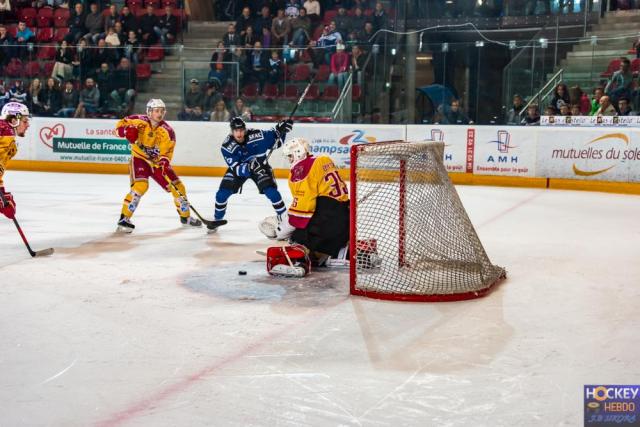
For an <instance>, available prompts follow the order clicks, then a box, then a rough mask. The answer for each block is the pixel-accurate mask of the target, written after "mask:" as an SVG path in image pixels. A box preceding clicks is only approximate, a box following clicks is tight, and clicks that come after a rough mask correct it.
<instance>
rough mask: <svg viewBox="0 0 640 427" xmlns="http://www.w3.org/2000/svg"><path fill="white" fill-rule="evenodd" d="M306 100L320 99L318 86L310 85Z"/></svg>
mask: <svg viewBox="0 0 640 427" xmlns="http://www.w3.org/2000/svg"><path fill="white" fill-rule="evenodd" d="M306 97H307V99H311V100H314V99H318V98H320V88H319V87H318V85H311V86H309V92H307V96H306Z"/></svg>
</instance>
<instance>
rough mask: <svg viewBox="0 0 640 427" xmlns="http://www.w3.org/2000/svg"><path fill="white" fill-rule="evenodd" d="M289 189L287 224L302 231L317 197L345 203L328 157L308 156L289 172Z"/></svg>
mask: <svg viewBox="0 0 640 427" xmlns="http://www.w3.org/2000/svg"><path fill="white" fill-rule="evenodd" d="M289 189H290V190H291V195H292V196H293V202H291V206H290V207H289V223H290V224H291V225H292V226H294V227H296V228H306V227H307V224H308V223H309V220H310V219H311V217H312V216H313V214H314V212H315V211H316V199H317V198H318V197H321V196H324V197H331V198H332V199H335V200H337V201H339V202H346V201H348V200H349V192H348V190H347V185H346V184H345V183H344V181H343V180H342V178H340V174H338V169H337V168H336V166H335V165H334V164H333V161H332V160H331V158H330V157H328V156H320V157H313V156H309V157H307V158H306V159H304V160H301V161H299V162H298V163H296V165H295V166H294V167H293V168H291V171H290V172H289Z"/></svg>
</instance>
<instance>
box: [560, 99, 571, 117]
mask: <svg viewBox="0 0 640 427" xmlns="http://www.w3.org/2000/svg"><path fill="white" fill-rule="evenodd" d="M559 112H560V115H561V116H570V115H571V110H570V109H569V104H565V103H564V102H561V103H560V110H559Z"/></svg>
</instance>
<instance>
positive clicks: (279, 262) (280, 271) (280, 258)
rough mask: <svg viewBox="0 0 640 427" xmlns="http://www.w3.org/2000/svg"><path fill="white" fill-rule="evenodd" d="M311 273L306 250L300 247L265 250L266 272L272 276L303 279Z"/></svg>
mask: <svg viewBox="0 0 640 427" xmlns="http://www.w3.org/2000/svg"><path fill="white" fill-rule="evenodd" d="M310 271H311V261H310V260H309V255H308V254H307V249H306V248H305V247H304V246H302V245H295V246H273V247H270V248H268V249H267V272H268V273H269V274H271V275H272V276H282V277H304V276H306V275H307V274H308V273H309V272H310Z"/></svg>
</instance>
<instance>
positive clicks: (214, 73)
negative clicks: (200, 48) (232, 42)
mask: <svg viewBox="0 0 640 427" xmlns="http://www.w3.org/2000/svg"><path fill="white" fill-rule="evenodd" d="M230 56H231V55H230V54H229V53H228V52H227V50H226V49H225V48H224V43H223V42H218V47H217V48H216V49H215V50H214V51H213V54H212V55H211V61H210V62H209V68H210V70H209V77H208V80H209V81H215V82H217V83H218V86H219V87H224V86H225V85H226V84H227V76H228V69H227V67H228V65H227V64H225V62H229V61H230V59H231V58H230Z"/></svg>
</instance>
